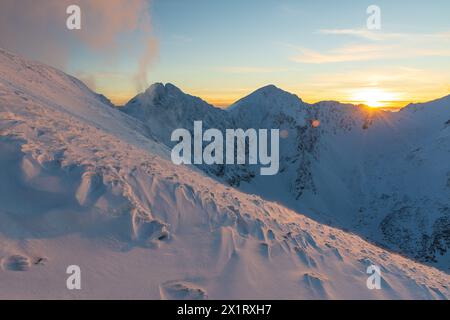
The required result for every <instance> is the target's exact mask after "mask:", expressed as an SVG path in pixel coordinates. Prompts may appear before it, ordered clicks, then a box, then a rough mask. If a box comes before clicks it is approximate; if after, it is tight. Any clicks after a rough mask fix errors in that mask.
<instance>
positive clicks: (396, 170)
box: [124, 85, 450, 271]
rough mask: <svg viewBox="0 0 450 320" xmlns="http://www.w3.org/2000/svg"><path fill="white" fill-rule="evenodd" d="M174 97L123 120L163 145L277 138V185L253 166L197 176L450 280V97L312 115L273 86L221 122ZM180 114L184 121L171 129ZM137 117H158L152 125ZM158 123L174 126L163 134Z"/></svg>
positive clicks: (330, 104) (200, 105)
mask: <svg viewBox="0 0 450 320" xmlns="http://www.w3.org/2000/svg"><path fill="white" fill-rule="evenodd" d="M160 86H161V85H160ZM170 88H171V90H174V89H173V86H170ZM176 92H177V95H176V96H175V95H170V98H162V97H161V96H163V97H165V96H167V95H168V94H167V93H162V94H161V96H159V99H160V100H163V101H167V103H165V107H164V108H162V109H157V108H156V107H155V103H148V102H147V101H142V102H138V103H137V102H136V101H135V100H134V99H133V100H132V101H133V103H132V106H130V104H128V105H127V107H125V109H124V110H125V112H127V113H129V114H131V115H133V116H135V117H136V118H138V119H140V120H142V121H143V122H144V123H146V124H147V125H148V126H149V127H150V128H155V130H154V135H155V136H157V137H159V138H160V139H163V140H164V137H167V136H169V135H170V132H171V131H172V130H174V129H177V128H180V127H183V128H188V129H190V130H191V131H192V127H193V122H194V120H204V121H205V122H206V123H207V125H206V127H207V128H218V129H220V130H224V129H225V128H243V129H249V128H254V129H272V128H276V129H280V132H281V140H280V173H279V174H278V175H276V176H260V175H259V168H258V166H249V165H247V166H230V165H227V166H221V167H219V168H214V170H212V169H211V167H210V166H200V168H201V169H202V170H204V171H205V172H207V173H209V174H211V175H214V176H216V177H218V178H220V179H223V181H225V182H226V183H228V184H230V185H232V186H236V187H240V189H241V190H242V191H245V192H248V193H251V194H258V195H260V196H262V197H263V198H264V199H268V200H274V201H277V202H281V203H283V204H284V205H286V206H288V207H290V208H292V209H294V210H295V211H297V212H302V213H305V214H307V215H308V216H310V217H312V218H314V219H316V220H318V221H321V222H323V223H327V224H330V225H333V226H338V227H340V228H344V229H348V230H351V231H353V232H355V233H358V234H359V235H361V236H363V237H365V238H367V239H369V240H371V241H373V242H376V243H379V244H382V245H383V246H386V247H388V248H390V249H393V250H397V251H399V252H401V253H403V254H406V255H408V256H410V257H411V258H414V259H418V260H419V261H423V262H427V263H430V264H433V265H435V266H438V267H439V268H441V269H443V270H447V271H448V270H449V269H448V268H450V254H449V252H450V250H449V248H450V241H449V239H450V225H449V214H450V213H449V212H450V209H449V208H450V200H449V199H450V197H449V192H450V190H449V189H450V188H449V182H448V179H449V175H450V166H449V163H450V161H449V160H450V155H449V152H450V150H449V148H450V137H449V130H450V129H449V128H450V124H449V122H450V104H449V99H450V98H449V97H445V98H442V99H439V100H437V101H432V102H430V103H427V104H416V105H410V106H408V107H406V108H404V109H403V110H402V111H401V112H398V113H391V112H385V111H382V110H375V109H370V108H367V107H365V106H354V105H348V104H341V103H339V102H334V101H325V102H319V103H316V104H312V105H311V104H307V103H304V102H303V101H302V100H301V99H300V98H298V97H297V96H296V95H293V94H290V93H288V92H285V91H283V90H280V89H278V88H277V87H275V86H273V85H270V86H266V87H263V88H261V89H259V90H257V91H255V92H253V93H251V94H250V95H248V96H247V97H245V98H243V99H241V100H239V101H238V102H236V103H235V104H233V105H232V106H230V107H229V108H228V109H227V110H226V112H224V111H223V110H219V109H214V107H212V106H210V105H206V103H205V102H203V101H200V100H198V99H195V98H193V97H191V96H188V95H185V94H182V93H181V91H179V90H178V89H177V90H176ZM174 100H175V101H174ZM186 100H189V103H186V102H185V101H186ZM170 105H176V106H177V108H170ZM131 108H133V109H131ZM179 109H181V110H183V115H184V116H183V117H181V119H183V120H181V121H165V118H166V117H172V118H173V117H174V115H177V114H179V111H177V110H179ZM130 110H131V111H133V112H130ZM135 110H141V111H140V112H141V113H142V112H144V111H142V110H157V112H153V113H152V114H151V116H148V117H146V116H143V115H142V114H139V113H137V112H136V111H135ZM204 110H207V112H204ZM145 112H147V111H145ZM212 114H213V115H214V116H210V115H212ZM185 119H189V121H185ZM155 123H169V125H168V126H167V127H166V129H165V130H163V131H160V130H159V129H158V125H156V124H155ZM168 145H169V146H172V144H168Z"/></svg>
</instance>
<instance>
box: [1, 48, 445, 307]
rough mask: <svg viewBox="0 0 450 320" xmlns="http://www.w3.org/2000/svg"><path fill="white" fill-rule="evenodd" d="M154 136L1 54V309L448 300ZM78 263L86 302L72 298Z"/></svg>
mask: <svg viewBox="0 0 450 320" xmlns="http://www.w3.org/2000/svg"><path fill="white" fill-rule="evenodd" d="M153 136H155V135H154V133H153V132H152V131H151V130H149V128H147V127H146V126H144V125H143V124H142V123H140V122H139V121H136V120H134V119H133V118H131V117H129V116H127V115H126V114H124V113H122V112H120V111H119V110H116V109H114V108H113V107H112V106H111V105H110V104H109V103H108V101H107V100H106V99H105V98H104V97H101V96H98V95H96V94H95V93H92V92H91V91H90V90H88V89H87V87H85V86H84V85H83V84H82V83H81V82H79V81H78V80H76V79H74V78H72V77H70V76H67V75H65V74H64V73H62V72H60V71H57V70H55V69H52V68H50V67H46V66H43V65H41V64H38V63H35V62H30V61H28V60H24V59H22V58H20V57H17V56H15V55H12V54H9V53H7V52H5V51H0V167H1V169H2V170H0V259H1V263H0V266H1V269H0V283H1V288H0V298H64V299H69V298H125V299H131V298H142V299H148V298H151V299H159V298H162V299H184V298H187V299H205V298H209V299H218V298H225V299H226V298H234V299H240V298H274V299H281V298H289V299H300V298H305V299H311V298H321V299H325V298H353V299H361V298H370V299H377V298H386V299H387V298H393V299H409V298H420V299H448V298H449V297H450V289H449V287H448V284H449V283H450V281H449V280H450V277H449V276H448V275H447V274H445V273H443V272H441V271H439V270H437V269H434V268H432V267H429V266H425V265H422V264H419V263H416V262H413V261H411V260H409V259H406V258H404V257H401V256H399V255H397V254H393V253H390V252H388V251H386V250H384V249H381V248H379V247H376V246H374V245H372V244H370V243H368V242H366V241H364V240H362V239H361V238H360V237H358V236H356V235H353V234H350V233H348V232H344V231H341V230H339V229H335V228H332V227H329V226H325V225H323V224H320V223H317V222H315V221H313V220H311V219H309V218H307V217H305V216H303V215H301V214H298V213H296V212H294V211H292V210H290V209H288V208H286V207H284V206H282V205H280V204H277V203H274V202H270V201H266V200H263V199H262V198H260V197H259V196H255V195H249V194H245V193H242V192H240V191H238V190H236V189H235V188H232V187H229V186H226V185H224V184H222V183H220V182H219V181H217V180H213V179H211V178H210V177H208V176H206V175H205V173H203V172H202V171H200V170H198V169H197V168H195V167H190V166H175V165H173V164H172V162H171V161H170V153H169V149H168V148H167V147H166V146H165V145H163V144H161V143H160V142H158V140H159V141H160V140H161V139H160V138H158V140H157V138H156V136H155V138H152V137H153ZM69 265H79V266H80V268H81V270H82V289H81V290H74V291H69V290H67V288H66V276H67V275H66V273H65V271H66V268H67V266H69ZM369 265H378V266H380V267H381V272H382V279H383V280H382V289H381V290H369V289H368V288H367V286H366V280H367V276H368V275H367V274H366V269H367V267H368V266H369Z"/></svg>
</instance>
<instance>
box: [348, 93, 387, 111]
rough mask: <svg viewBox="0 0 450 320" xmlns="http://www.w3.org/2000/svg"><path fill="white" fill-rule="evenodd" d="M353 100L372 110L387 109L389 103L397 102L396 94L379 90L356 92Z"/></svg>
mask: <svg viewBox="0 0 450 320" xmlns="http://www.w3.org/2000/svg"><path fill="white" fill-rule="evenodd" d="M352 100H353V101H355V102H358V103H362V104H365V105H367V106H369V107H372V108H381V107H386V106H387V104H388V103H389V102H392V101H393V100H395V94H393V93H391V92H387V91H385V90H383V89H378V88H373V89H364V90H361V91H357V92H355V93H354V94H353V96H352Z"/></svg>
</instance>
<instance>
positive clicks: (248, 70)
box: [217, 67, 290, 74]
mask: <svg viewBox="0 0 450 320" xmlns="http://www.w3.org/2000/svg"><path fill="white" fill-rule="evenodd" d="M289 70H290V69H287V68H266V67H224V68H219V69H217V71H219V72H224V73H236V74H248V73H275V72H286V71H289Z"/></svg>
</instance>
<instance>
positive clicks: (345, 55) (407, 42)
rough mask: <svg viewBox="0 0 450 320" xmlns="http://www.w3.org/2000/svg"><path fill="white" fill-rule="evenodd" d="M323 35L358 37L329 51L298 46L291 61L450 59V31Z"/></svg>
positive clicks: (348, 31) (332, 32) (330, 32)
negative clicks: (356, 39)
mask: <svg viewBox="0 0 450 320" xmlns="http://www.w3.org/2000/svg"><path fill="white" fill-rule="evenodd" d="M317 33H318V34H321V35H325V36H327V35H334V36H350V37H357V38H360V39H362V40H360V42H359V44H356V45H355V44H354V42H353V43H350V44H347V45H342V46H340V47H337V48H331V49H328V50H326V51H319V50H315V49H312V48H305V47H295V48H296V50H297V52H298V54H296V55H294V56H292V57H291V60H292V61H295V62H301V63H308V64H323V63H339V62H351V61H369V60H382V59H383V60H387V59H404V58H414V57H439V56H441V57H448V56H450V31H445V32H436V33H388V32H380V31H372V30H367V29H323V30H318V31H317Z"/></svg>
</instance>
